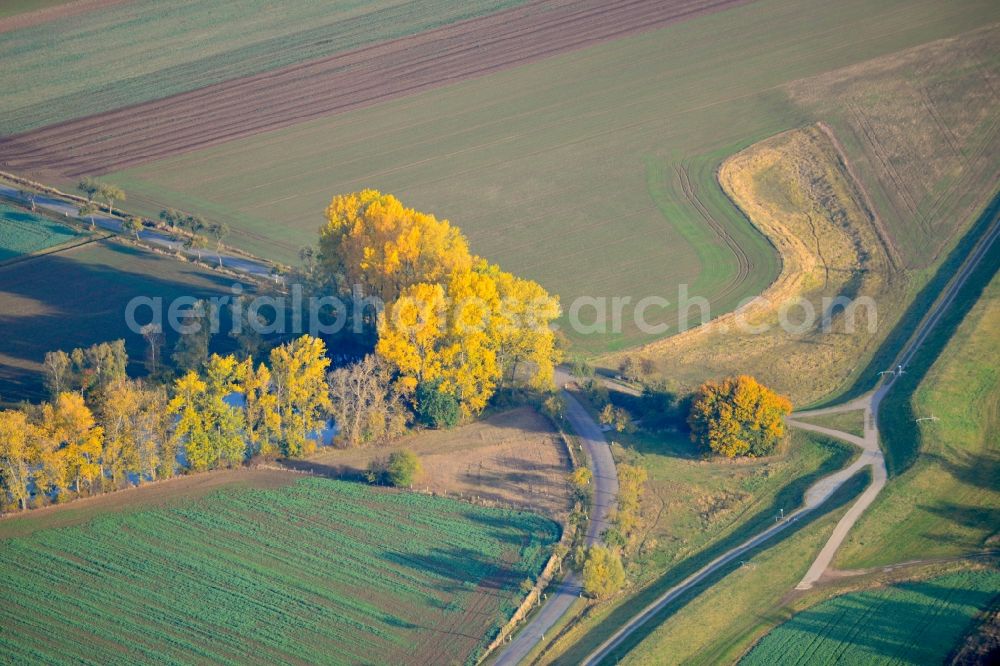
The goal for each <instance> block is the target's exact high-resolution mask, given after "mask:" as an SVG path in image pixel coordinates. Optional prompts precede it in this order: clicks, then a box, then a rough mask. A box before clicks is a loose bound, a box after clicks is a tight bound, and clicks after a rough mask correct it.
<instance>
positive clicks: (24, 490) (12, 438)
mask: <svg viewBox="0 0 1000 666" xmlns="http://www.w3.org/2000/svg"><path fill="white" fill-rule="evenodd" d="M34 436H35V427H34V426H33V425H32V424H30V423H28V417H27V416H26V415H25V413H24V412H22V411H17V410H13V409H7V410H4V411H0V481H2V482H3V488H4V489H5V490H6V491H7V494H8V495H9V496H10V501H11V502H14V503H15V504H17V505H18V507H20V508H21V509H25V508H27V506H28V484H29V483H30V481H31V457H32V452H31V440H32V439H33V437H34Z"/></svg>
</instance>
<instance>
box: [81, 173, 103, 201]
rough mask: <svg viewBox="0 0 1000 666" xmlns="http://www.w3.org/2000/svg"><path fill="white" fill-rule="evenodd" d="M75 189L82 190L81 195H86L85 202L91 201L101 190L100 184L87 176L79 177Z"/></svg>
mask: <svg viewBox="0 0 1000 666" xmlns="http://www.w3.org/2000/svg"><path fill="white" fill-rule="evenodd" d="M76 189H78V190H80V191H81V192H83V195H84V196H85V197H87V202H88V203H89V202H92V201H93V200H94V197H95V196H96V195H97V193H98V192H99V191H100V190H101V184H100V183H98V182H97V181H96V180H94V179H93V178H91V177H89V176H85V177H84V178H81V179H80V182H79V183H77V185H76Z"/></svg>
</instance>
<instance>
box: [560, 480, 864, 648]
mask: <svg viewBox="0 0 1000 666" xmlns="http://www.w3.org/2000/svg"><path fill="white" fill-rule="evenodd" d="M829 471H831V470H822V471H820V472H817V473H816V474H811V475H809V476H808V477H803V478H802V479H798V480H796V481H794V482H792V484H789V486H788V487H786V489H785V490H783V491H782V493H780V494H779V497H778V499H777V500H776V502H775V503H774V504H773V505H772V506H771V507H769V508H767V509H764V510H763V511H761V512H759V513H758V514H757V515H756V516H755V517H753V518H751V519H750V520H749V521H747V522H746V523H745V524H744V526H743V527H742V528H741V529H739V530H737V531H736V532H735V533H733V534H731V535H729V536H728V537H726V538H724V539H722V540H720V541H718V542H716V543H715V544H713V545H712V546H710V547H708V548H707V549H705V550H703V551H701V552H699V553H697V554H695V555H692V556H691V557H688V558H687V559H685V560H683V561H682V562H680V563H679V564H677V565H675V566H673V567H671V568H670V569H669V570H668V571H667V572H666V573H665V574H664V575H663V576H661V577H660V578H659V579H658V580H656V581H655V582H653V583H652V584H650V585H648V586H647V587H646V588H645V589H643V590H641V591H640V592H639V593H638V594H636V595H635V596H634V597H632V598H631V599H629V600H628V601H627V602H626V603H623V604H622V605H620V606H619V607H617V608H616V609H614V610H613V611H612V612H611V613H609V614H608V615H607V617H605V618H604V619H603V620H601V622H599V623H598V624H597V625H595V626H593V627H592V628H591V629H590V630H589V631H588V632H587V633H586V634H585V635H584V637H583V638H582V639H580V640H579V641H577V643H576V644H574V645H573V646H572V647H570V649H569V650H567V651H566V652H565V653H564V654H563V655H561V656H560V657H559V658H558V659H557V660H556V662H555V663H557V664H576V663H579V662H580V661H582V660H583V659H584V657H586V656H587V655H588V654H589V653H590V652H591V651H593V650H594V649H595V648H597V646H598V645H600V644H601V643H602V642H603V641H605V640H606V639H607V638H608V637H610V636H611V634H612V633H614V632H615V631H616V630H617V629H618V628H620V627H621V626H622V625H624V624H625V623H626V622H628V621H629V620H630V619H632V617H633V616H634V615H635V614H636V613H637V612H639V611H640V610H641V609H643V608H645V607H646V606H647V605H649V604H650V603H652V602H653V601H654V600H655V599H656V598H657V597H659V596H660V595H661V594H663V593H664V592H666V591H667V590H669V589H670V588H671V587H673V586H675V585H677V584H678V583H680V582H681V581H682V580H684V579H685V578H687V577H688V576H690V575H691V574H693V573H695V572H696V571H698V569H700V568H702V567H703V566H705V565H706V564H708V563H709V562H711V561H712V560H713V559H715V558H716V557H719V556H720V555H722V554H723V553H725V552H726V551H728V550H731V549H732V548H734V547H736V546H739V545H740V544H741V543H743V542H744V541H746V540H747V539H749V538H750V537H752V536H753V535H754V534H758V533H760V532H761V531H763V530H764V529H765V528H766V527H768V526H770V525H772V524H774V518H773V516H774V514H775V513H777V510H778V508H779V507H784V508H787V507H789V506H795V505H797V504H801V497H802V494H803V493H804V492H805V489H806V488H808V487H809V486H810V485H812V483H813V482H814V481H815V480H816V479H817V478H818V477H819V476H822V475H825V474H827V473H829ZM870 479H871V474H870V472H869V471H868V469H867V468H866V469H865V470H863V471H861V472H859V473H858V474H856V475H854V476H853V477H851V479H849V480H848V481H847V482H846V483H844V485H843V486H841V487H840V488H839V489H838V490H837V491H836V492H835V493H834V494H833V495H832V496H831V497H830V498H829V499H827V501H826V502H825V503H824V504H822V505H821V506H820V507H819V508H818V509H816V510H814V511H813V512H811V513H810V514H808V515H807V516H805V517H804V518H802V519H801V520H799V521H797V522H796V523H794V524H793V525H792V526H791V527H789V528H787V529H786V530H785V531H784V532H781V533H779V534H778V535H776V536H775V537H773V538H772V539H770V540H769V541H766V542H765V543H763V544H762V545H760V546H758V547H757V548H754V549H752V550H750V551H747V552H746V553H744V554H743V555H741V556H740V557H739V560H738V561H734V562H730V563H728V564H726V565H725V566H722V567H720V568H719V569H718V570H717V571H715V572H714V573H712V574H710V575H708V576H706V577H705V578H704V579H702V580H701V581H700V582H698V584H697V585H695V586H693V587H692V588H691V589H690V590H688V591H687V592H685V593H684V594H682V595H681V596H679V597H678V598H677V599H675V600H674V601H673V602H671V603H670V604H668V605H667V606H665V607H664V608H662V609H661V610H660V611H659V612H658V613H657V614H656V615H655V616H653V617H652V618H650V620H649V621H648V622H646V624H644V625H643V626H641V627H640V628H638V629H637V630H636V631H634V632H633V633H632V634H631V635H630V636H629V637H628V638H627V639H626V640H625V641H624V642H623V643H622V644H621V645H619V646H618V647H617V648H616V649H615V650H614V651H613V652H612V653H611V654H610V655H608V657H607V658H606V659H605V661H604V663H612V664H613V663H617V661H618V660H620V659H621V658H622V657H624V656H625V655H626V654H627V653H628V652H629V651H630V650H631V649H632V648H634V647H635V646H636V645H638V644H639V643H640V642H641V641H642V640H643V639H644V638H645V637H646V636H648V635H649V634H650V633H651V632H652V631H654V630H655V629H656V628H657V627H658V626H659V625H660V624H662V623H663V621H664V620H666V619H667V618H669V617H672V616H673V615H674V614H675V613H677V611H679V610H680V609H682V608H684V607H685V606H686V605H687V604H688V603H690V602H691V601H692V600H693V599H695V598H696V597H698V596H699V595H700V594H701V593H702V592H704V591H706V590H707V589H709V588H710V587H712V586H713V585H715V584H716V583H718V582H719V581H720V580H722V579H723V578H725V577H726V576H728V575H729V574H730V573H732V572H733V571H735V570H736V569H738V568H740V566H741V561H749V560H751V559H752V558H753V557H754V556H755V555H757V554H758V553H761V552H763V551H765V550H767V549H769V548H772V547H774V546H775V545H777V544H779V543H781V542H783V541H785V540H787V539H789V538H790V537H791V536H792V535H794V534H797V533H798V532H800V531H801V530H802V529H804V528H805V527H807V526H809V525H812V524H813V523H815V522H816V521H817V520H818V519H819V518H821V517H823V516H825V515H827V514H828V513H830V512H832V511H835V510H836V509H838V508H840V507H842V506H845V505H846V504H848V503H849V502H850V501H852V500H853V499H854V498H855V497H857V496H858V495H859V494H860V493H861V492H862V491H863V490H864V488H865V487H867V486H868V484H869V483H870ZM793 495H794V496H797V497H798V499H799V501H798V502H796V503H793V504H789V503H787V502H788V500H789V499H790V496H793ZM781 502H786V503H784V504H781Z"/></svg>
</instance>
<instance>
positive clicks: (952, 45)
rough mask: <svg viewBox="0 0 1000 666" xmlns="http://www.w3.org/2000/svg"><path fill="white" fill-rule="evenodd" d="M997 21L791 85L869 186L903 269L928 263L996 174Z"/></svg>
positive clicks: (999, 122) (999, 172)
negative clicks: (826, 125)
mask: <svg viewBox="0 0 1000 666" xmlns="http://www.w3.org/2000/svg"><path fill="white" fill-rule="evenodd" d="M998 39H1000V24H993V25H990V26H985V27H983V28H981V29H979V30H975V31H972V32H969V33H966V34H963V35H959V36H957V37H954V38H950V39H942V40H938V41H935V42H931V43H929V44H925V45H922V46H920V47H917V48H913V49H909V50H906V51H902V52H900V53H896V54H893V55H891V56H886V57H883V58H877V59H875V60H871V61H868V62H864V63H860V64H857V65H853V66H850V67H846V68H843V69H839V70H835V71H832V72H830V73H828V74H824V75H821V76H818V77H813V78H809V79H804V80H801V81H797V82H795V83H793V84H791V85H789V86H788V93H789V96H790V97H791V99H792V100H793V101H794V102H795V103H796V104H798V105H800V106H802V107H803V108H805V109H807V110H808V111H809V112H810V114H811V115H813V116H814V117H818V118H824V119H826V120H827V122H829V124H830V125H832V126H833V128H834V130H835V131H836V133H837V136H838V137H839V138H840V140H841V141H843V142H844V147H845V149H846V151H847V153H848V154H849V155H850V158H851V163H852V165H853V167H854V168H856V169H857V171H858V175H859V177H860V178H861V179H862V180H863V182H864V183H865V184H866V185H867V186H869V187H870V192H871V195H872V197H873V198H874V200H875V205H876V206H877V208H878V210H879V212H880V214H881V216H882V217H884V219H885V222H886V229H887V233H888V234H889V236H890V237H891V238H892V239H893V243H894V244H895V245H896V246H897V247H898V248H899V251H900V255H901V258H902V260H903V262H904V265H905V266H906V267H908V268H916V269H920V268H924V267H927V266H929V265H932V264H933V263H934V262H935V261H936V260H937V259H938V258H939V256H940V253H941V252H942V250H943V249H945V248H947V247H948V245H949V244H950V241H951V240H952V239H953V238H954V237H955V235H956V234H957V233H959V232H960V231H961V230H963V229H965V228H966V227H967V225H968V223H969V221H970V219H971V218H972V217H973V216H974V215H975V214H976V213H977V212H978V209H979V208H980V207H981V206H982V205H983V204H984V202H985V201H987V200H988V199H989V198H990V197H991V196H992V195H993V194H994V192H995V189H996V183H997V178H998V177H1000V162H998V161H997V159H996V155H997V152H998V151H1000V119H998V116H997V112H996V110H997V104H998V101H1000V58H998V55H997V54H998V51H997V40H998Z"/></svg>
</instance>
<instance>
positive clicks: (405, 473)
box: [386, 449, 422, 488]
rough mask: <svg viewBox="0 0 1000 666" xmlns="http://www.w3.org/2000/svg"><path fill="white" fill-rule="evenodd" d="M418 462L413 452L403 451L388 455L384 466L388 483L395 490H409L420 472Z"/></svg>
mask: <svg viewBox="0 0 1000 666" xmlns="http://www.w3.org/2000/svg"><path fill="white" fill-rule="evenodd" d="M421 469H422V468H421V465H420V460H419V459H417V455H416V454H415V453H413V451H408V450H406V449H403V450H402V451H393V452H392V453H391V454H389V461H388V463H387V464H386V474H387V476H388V480H389V483H391V484H392V485H394V486H396V487H397V488H409V487H410V486H412V485H413V480H414V479H415V478H416V477H417V475H418V474H420V472H421Z"/></svg>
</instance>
